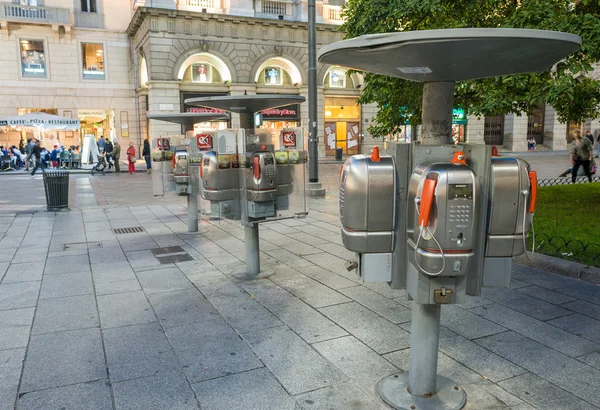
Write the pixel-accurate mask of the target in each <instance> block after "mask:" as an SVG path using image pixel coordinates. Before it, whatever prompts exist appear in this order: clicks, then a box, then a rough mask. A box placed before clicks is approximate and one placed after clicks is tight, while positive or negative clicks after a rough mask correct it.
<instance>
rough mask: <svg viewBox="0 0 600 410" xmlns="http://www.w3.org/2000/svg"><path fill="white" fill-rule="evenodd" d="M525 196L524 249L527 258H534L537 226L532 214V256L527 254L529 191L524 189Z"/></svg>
mask: <svg viewBox="0 0 600 410" xmlns="http://www.w3.org/2000/svg"><path fill="white" fill-rule="evenodd" d="M522 194H523V196H524V197H525V205H524V206H523V251H524V252H525V256H526V257H527V259H529V260H532V258H533V254H534V253H535V226H534V225H533V216H534V214H531V233H532V244H531V256H530V255H527V234H526V233H525V223H526V222H527V197H529V191H523V192H522Z"/></svg>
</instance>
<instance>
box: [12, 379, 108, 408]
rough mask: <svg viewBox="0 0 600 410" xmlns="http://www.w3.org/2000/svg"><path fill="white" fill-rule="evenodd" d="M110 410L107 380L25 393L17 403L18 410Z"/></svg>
mask: <svg viewBox="0 0 600 410" xmlns="http://www.w3.org/2000/svg"><path fill="white" fill-rule="evenodd" d="M112 408H113V406H112V398H111V393H110V384H109V383H108V381H107V380H100V381H96V382H88V383H80V384H74V385H71V386H65V387H57V388H55V389H48V390H41V391H36V392H31V393H25V394H23V395H22V396H21V397H19V402H18V409H19V410H48V409H94V410H112Z"/></svg>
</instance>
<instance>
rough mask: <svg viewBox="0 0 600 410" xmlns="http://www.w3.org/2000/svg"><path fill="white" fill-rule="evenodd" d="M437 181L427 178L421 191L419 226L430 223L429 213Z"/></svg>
mask: <svg viewBox="0 0 600 410" xmlns="http://www.w3.org/2000/svg"><path fill="white" fill-rule="evenodd" d="M436 185H437V181H436V180H435V179H426V180H425V183H424V184H423V191H422V192H421V205H420V207H419V226H427V225H429V214H430V213H431V207H432V206H433V201H434V199H435V187H436Z"/></svg>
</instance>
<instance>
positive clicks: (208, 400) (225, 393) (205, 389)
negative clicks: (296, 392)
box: [192, 369, 296, 410]
mask: <svg viewBox="0 0 600 410" xmlns="http://www.w3.org/2000/svg"><path fill="white" fill-rule="evenodd" d="M192 388H193V389H194V391H195V392H196V396H197V397H198V401H199V402H200V405H201V406H202V409H203V410H222V409H248V410H293V409H296V403H295V401H294V399H293V398H292V397H290V396H289V395H288V393H287V392H286V391H285V390H284V389H283V388H282V387H281V385H280V384H279V383H278V382H277V380H276V379H275V378H274V377H273V375H272V374H270V373H269V371H268V370H266V369H257V370H253V371H250V372H244V373H239V374H234V375H231V376H227V377H223V378H220V379H214V380H209V381H206V382H203V383H196V384H193V385H192Z"/></svg>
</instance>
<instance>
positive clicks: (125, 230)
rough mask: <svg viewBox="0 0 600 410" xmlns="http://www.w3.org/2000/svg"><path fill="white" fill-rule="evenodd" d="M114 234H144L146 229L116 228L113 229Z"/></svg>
mask: <svg viewBox="0 0 600 410" xmlns="http://www.w3.org/2000/svg"><path fill="white" fill-rule="evenodd" d="M113 232H114V233H116V234H127V233H139V232H144V228H142V227H141V226H134V227H133V228H116V229H113Z"/></svg>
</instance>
